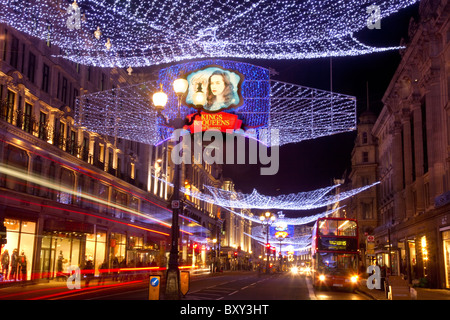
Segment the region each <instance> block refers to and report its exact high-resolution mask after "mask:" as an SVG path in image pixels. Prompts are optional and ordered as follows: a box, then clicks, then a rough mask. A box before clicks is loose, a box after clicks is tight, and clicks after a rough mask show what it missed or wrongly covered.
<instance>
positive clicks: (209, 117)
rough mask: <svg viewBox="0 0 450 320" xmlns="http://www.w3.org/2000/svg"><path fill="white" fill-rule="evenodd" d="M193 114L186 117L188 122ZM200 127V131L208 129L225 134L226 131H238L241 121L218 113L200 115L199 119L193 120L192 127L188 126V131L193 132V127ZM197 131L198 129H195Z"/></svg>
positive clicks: (223, 113) (232, 116) (228, 114)
mask: <svg viewBox="0 0 450 320" xmlns="http://www.w3.org/2000/svg"><path fill="white" fill-rule="evenodd" d="M194 115H195V113H193V114H190V115H188V116H187V117H188V119H189V120H190V119H191V118H192V117H193V116H194ZM200 125H201V128H202V129H201V131H206V130H209V129H215V130H220V131H221V132H226V131H227V130H233V131H234V130H238V129H240V128H241V125H242V120H239V119H238V117H237V115H235V114H230V113H225V112H219V113H205V112H202V113H201V118H200V119H199V118H198V117H197V118H195V120H194V122H193V124H192V125H190V126H189V130H190V131H191V132H194V127H196V128H198V127H197V126H200ZM197 130H198V129H197Z"/></svg>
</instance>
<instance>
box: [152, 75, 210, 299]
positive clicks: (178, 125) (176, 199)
mask: <svg viewBox="0 0 450 320" xmlns="http://www.w3.org/2000/svg"><path fill="white" fill-rule="evenodd" d="M173 89H174V91H175V93H176V94H177V97H178V110H177V117H176V118H175V119H171V120H167V119H166V117H164V115H163V114H162V113H161V112H162V110H164V108H165V106H166V104H167V101H168V97H167V94H166V93H164V91H163V90H162V84H161V86H160V91H159V92H156V93H154V94H153V97H152V100H153V105H154V107H155V110H156V111H157V112H158V116H159V117H160V118H162V119H163V121H164V124H165V125H166V126H168V127H172V128H174V129H175V130H176V129H182V128H183V127H184V126H185V125H191V124H192V123H193V122H194V119H195V118H196V116H200V109H199V111H198V113H196V114H195V115H194V116H193V117H192V118H191V119H190V120H188V119H185V118H181V115H180V113H181V99H182V97H183V95H184V94H185V93H186V91H187V89H188V82H187V80H186V79H177V80H175V81H174V83H173ZM205 100H206V98H205ZM180 168H181V166H180V164H179V163H178V162H175V163H174V179H173V193H172V198H171V200H172V201H171V203H172V228H171V233H172V234H171V236H172V240H171V248H170V254H169V265H168V268H167V276H166V293H165V298H166V299H169V300H179V299H180V269H179V265H178V238H179V234H180V228H179V226H178V219H179V210H180Z"/></svg>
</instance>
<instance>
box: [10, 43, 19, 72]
mask: <svg viewBox="0 0 450 320" xmlns="http://www.w3.org/2000/svg"><path fill="white" fill-rule="evenodd" d="M18 61H19V39H17V38H16V37H15V36H13V35H11V56H10V63H9V64H10V65H11V67H13V68H14V69H17V65H18Z"/></svg>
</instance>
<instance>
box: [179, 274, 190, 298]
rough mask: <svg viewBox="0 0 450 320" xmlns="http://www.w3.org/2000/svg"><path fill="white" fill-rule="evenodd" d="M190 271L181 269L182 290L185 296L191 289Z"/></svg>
mask: <svg viewBox="0 0 450 320" xmlns="http://www.w3.org/2000/svg"><path fill="white" fill-rule="evenodd" d="M189 282H190V273H189V271H180V291H181V294H182V295H183V296H185V295H186V294H187V293H188V291H189Z"/></svg>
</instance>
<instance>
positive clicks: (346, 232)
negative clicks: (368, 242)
mask: <svg viewBox="0 0 450 320" xmlns="http://www.w3.org/2000/svg"><path fill="white" fill-rule="evenodd" d="M337 228H338V235H339V236H351V237H354V236H356V222H355V221H350V220H340V221H338V227H337Z"/></svg>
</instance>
